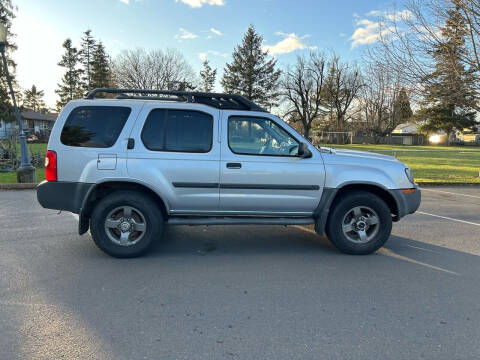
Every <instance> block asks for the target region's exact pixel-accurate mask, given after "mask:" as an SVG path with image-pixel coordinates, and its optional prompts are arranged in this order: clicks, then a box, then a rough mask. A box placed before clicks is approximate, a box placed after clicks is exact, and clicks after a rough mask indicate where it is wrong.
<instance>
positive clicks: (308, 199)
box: [220, 112, 325, 216]
mask: <svg viewBox="0 0 480 360" xmlns="http://www.w3.org/2000/svg"><path fill="white" fill-rule="evenodd" d="M293 134H294V132H293V130H292V129H290V128H289V127H288V126H285V124H284V123H283V122H282V121H281V120H279V119H278V118H276V117H274V116H272V115H270V114H265V115H259V116H252V114H251V113H245V114H244V115H239V114H238V112H236V113H231V112H224V117H223V118H222V153H221V161H220V210H221V211H222V212H223V213H227V214H237V215H264V216H269V215H272V216H279V215H285V216H295V215H297V216H307V215H311V214H312V212H313V211H314V210H315V208H316V206H317V205H318V202H319V199H320V196H321V194H322V190H323V184H324V180H325V170H324V165H323V160H322V158H321V155H320V153H319V152H318V151H316V149H314V148H313V147H311V151H312V153H313V156H312V157H311V158H308V159H307V158H301V157H299V156H298V147H299V143H300V142H302V141H304V140H303V138H301V137H300V136H299V135H298V134H295V135H293ZM308 146H311V145H308Z"/></svg>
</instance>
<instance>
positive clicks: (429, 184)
mask: <svg viewBox="0 0 480 360" xmlns="http://www.w3.org/2000/svg"><path fill="white" fill-rule="evenodd" d="M417 184H418V185H420V186H438V187H442V186H452V187H453V186H480V183H442V182H420V183H417Z"/></svg>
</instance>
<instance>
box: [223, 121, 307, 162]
mask: <svg viewBox="0 0 480 360" xmlns="http://www.w3.org/2000/svg"><path fill="white" fill-rule="evenodd" d="M228 144H229V146H230V149H231V150H232V151H233V152H234V153H236V154H244V155H270V156H297V155H298V145H299V143H298V141H297V140H295V139H294V138H293V137H291V136H290V135H289V134H288V133H287V132H286V131H285V130H283V129H282V128H281V127H280V126H278V125H277V124H276V123H275V122H274V121H272V120H270V119H266V118H256V117H243V116H231V117H230V118H229V119H228Z"/></svg>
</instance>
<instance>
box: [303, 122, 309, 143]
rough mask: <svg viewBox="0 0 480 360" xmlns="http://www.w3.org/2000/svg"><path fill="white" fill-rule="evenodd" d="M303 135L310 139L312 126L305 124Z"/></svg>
mask: <svg viewBox="0 0 480 360" xmlns="http://www.w3.org/2000/svg"><path fill="white" fill-rule="evenodd" d="M303 136H304V137H305V139H307V140H309V141H310V126H305V125H304V126H303Z"/></svg>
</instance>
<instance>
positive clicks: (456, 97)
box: [418, 7, 477, 140]
mask: <svg viewBox="0 0 480 360" xmlns="http://www.w3.org/2000/svg"><path fill="white" fill-rule="evenodd" d="M441 34H442V38H443V39H444V41H443V42H442V43H441V44H439V45H437V46H435V48H434V49H433V57H434V59H435V61H436V65H435V71H434V72H433V73H431V74H429V75H428V76H426V77H425V78H424V79H423V82H424V86H425V93H426V96H425V99H424V106H423V108H422V109H421V110H420V111H419V112H418V117H419V118H420V119H422V120H424V121H425V124H424V125H423V126H422V130H423V131H425V132H433V131H439V130H442V131H445V132H446V134H447V139H448V140H449V139H450V136H451V134H452V132H453V131H454V130H458V131H463V130H465V129H475V127H476V120H475V111H474V109H475V107H476V104H477V99H476V91H475V82H476V78H475V75H474V72H473V71H471V70H470V69H466V68H465V65H464V63H463V62H462V58H463V57H464V55H465V52H466V51H467V50H466V48H465V38H466V36H467V27H466V24H465V21H464V18H463V17H462V15H461V14H460V11H459V9H458V7H456V8H453V9H451V10H449V12H448V18H447V21H446V23H445V25H444V26H443V27H442V28H441Z"/></svg>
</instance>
